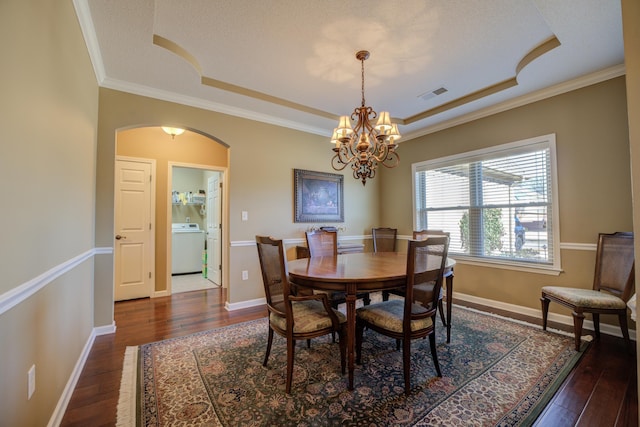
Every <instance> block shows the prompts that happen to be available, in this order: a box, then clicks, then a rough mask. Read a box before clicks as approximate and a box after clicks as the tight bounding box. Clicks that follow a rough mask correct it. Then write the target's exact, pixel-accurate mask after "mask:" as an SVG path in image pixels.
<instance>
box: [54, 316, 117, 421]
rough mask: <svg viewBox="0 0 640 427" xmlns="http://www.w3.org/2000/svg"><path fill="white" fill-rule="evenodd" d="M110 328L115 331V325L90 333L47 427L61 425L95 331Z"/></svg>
mask: <svg viewBox="0 0 640 427" xmlns="http://www.w3.org/2000/svg"><path fill="white" fill-rule="evenodd" d="M111 327H113V330H114V331H115V324H113V325H111V326H107V327H101V328H94V329H93V331H91V334H90V335H89V338H88V339H87V342H86V343H85V345H84V348H83V349H82V352H81V353H80V357H79V358H78V361H77V362H76V365H75V366H74V368H73V371H72V372H71V375H70V376H69V380H68V381H67V384H66V385H65V387H64V390H63V391H62V394H61V395H60V399H58V404H57V405H56V408H55V409H54V411H53V414H52V415H51V418H50V419H49V423H48V424H47V427H57V426H59V425H60V424H61V423H62V418H63V417H64V413H65V411H66V410H67V405H68V404H69V401H70V400H71V396H72V395H73V391H74V390H75V388H76V385H77V384H78V380H79V379H80V374H81V373H82V369H83V368H84V365H85V363H86V362H87V358H88V357H89V353H90V352H91V347H93V342H94V341H95V339H96V336H97V333H96V331H97V330H102V329H103V328H111Z"/></svg>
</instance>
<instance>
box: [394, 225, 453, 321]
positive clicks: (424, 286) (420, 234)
mask: <svg viewBox="0 0 640 427" xmlns="http://www.w3.org/2000/svg"><path fill="white" fill-rule="evenodd" d="M430 236H447V237H449V233H448V232H446V231H442V230H420V231H414V232H413V240H424V239H426V238H428V237H430ZM433 288H434V283H421V284H419V285H417V286H416V289H415V291H414V292H422V293H424V294H425V298H427V299H429V298H431V296H430V294H431V293H432V292H433ZM390 293H391V294H394V295H399V296H404V289H392V290H389V291H384V292H383V293H382V299H383V301H387V300H388V299H389V294H390ZM442 298H443V293H442V289H440V296H439V299H438V311H439V312H440V320H441V321H442V325H443V326H447V321H446V319H445V315H444V304H443V302H442Z"/></svg>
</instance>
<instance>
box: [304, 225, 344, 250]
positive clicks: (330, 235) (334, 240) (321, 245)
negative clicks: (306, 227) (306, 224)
mask: <svg viewBox="0 0 640 427" xmlns="http://www.w3.org/2000/svg"><path fill="white" fill-rule="evenodd" d="M305 236H306V238H307V247H308V248H309V256H311V257H319V256H336V255H338V233H337V232H336V231H328V230H312V231H307V232H306V233H305Z"/></svg>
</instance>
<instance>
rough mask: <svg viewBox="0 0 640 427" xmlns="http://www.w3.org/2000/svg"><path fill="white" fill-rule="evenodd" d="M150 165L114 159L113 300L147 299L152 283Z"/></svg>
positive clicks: (142, 162)
mask: <svg viewBox="0 0 640 427" xmlns="http://www.w3.org/2000/svg"><path fill="white" fill-rule="evenodd" d="M151 169H152V164H151V163H150V162H146V161H144V160H142V161H130V160H116V170H115V187H116V188H115V234H116V235H115V240H114V242H115V243H114V263H115V291H114V293H115V295H114V296H115V300H116V301H121V300H127V299H133V298H143V297H150V296H151V290H152V289H153V286H154V283H153V279H152V274H151V272H152V271H153V266H154V248H153V245H152V242H153V236H152V224H151V218H152V216H151V214H152V209H153V208H152V203H151V202H152V189H151Z"/></svg>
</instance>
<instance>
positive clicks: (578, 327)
mask: <svg viewBox="0 0 640 427" xmlns="http://www.w3.org/2000/svg"><path fill="white" fill-rule="evenodd" d="M571 314H572V315H573V333H574V335H575V340H576V351H580V337H581V336H582V323H583V322H584V314H582V313H580V312H576V311H574V312H573V313H571Z"/></svg>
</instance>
